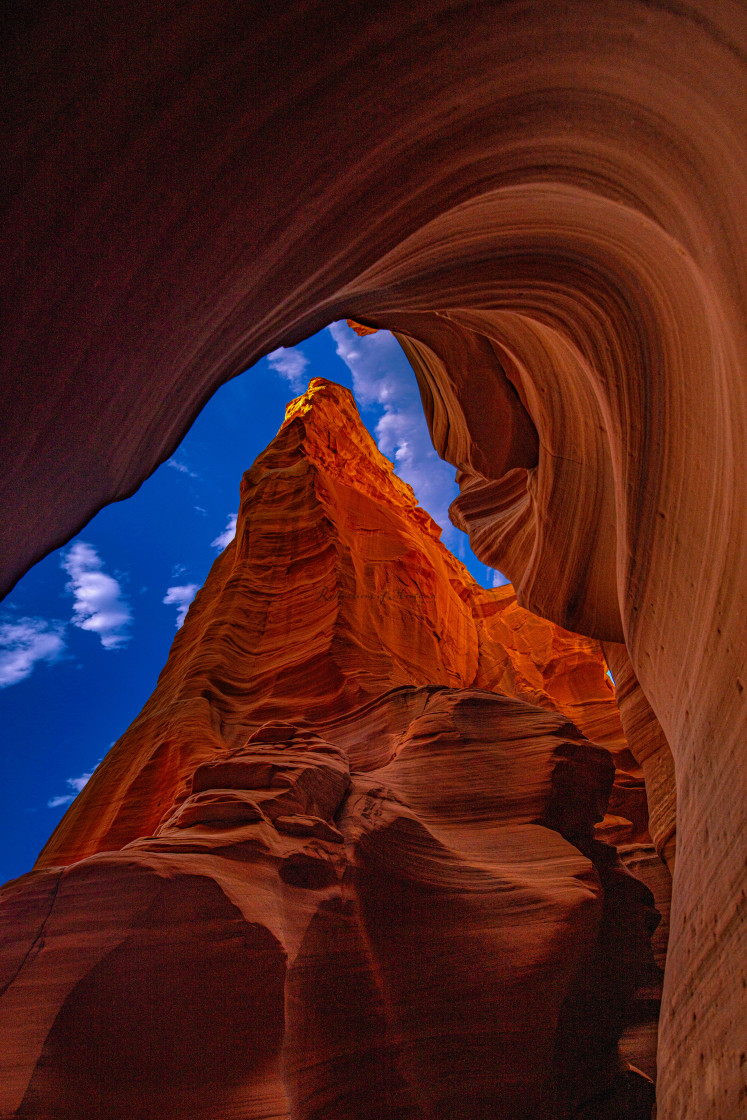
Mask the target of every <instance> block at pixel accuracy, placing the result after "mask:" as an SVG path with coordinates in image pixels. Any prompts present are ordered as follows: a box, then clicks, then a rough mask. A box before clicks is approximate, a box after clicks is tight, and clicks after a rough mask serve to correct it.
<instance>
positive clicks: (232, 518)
mask: <svg viewBox="0 0 747 1120" xmlns="http://www.w3.org/2000/svg"><path fill="white" fill-rule="evenodd" d="M237 517H238V514H236V513H229V515H228V520H227V521H226V527H225V529H224V530H223V532H222V533H220V534H219V535H218V536H217V537H216V538H215V540H214V541H211V542H210V546H211V548H219V549H221V551H222V550H223V549H224V548H225V547H226V546H227V545H229V544H230V543H231V541H232V540H233V538H234V537H235V536H236V518H237Z"/></svg>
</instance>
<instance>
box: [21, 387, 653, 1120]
mask: <svg viewBox="0 0 747 1120" xmlns="http://www.w3.org/2000/svg"><path fill="white" fill-rule="evenodd" d="M439 535H440V534H439V530H438V527H437V526H435V525H434V523H433V522H432V521H431V519H430V518H429V517H428V515H427V514H426V513H424V511H423V510H422V509H420V508H419V507H418V506H417V504H416V502H415V500H414V497H413V494H412V491H411V490H410V488H409V487H407V486H406V485H405V484H404V483H402V482H401V481H400V480H399V479H397V478H396V476H395V475H394V474H393V473H392V467H391V464H390V463H388V461H387V460H386V459H384V458H383V456H382V455H381V454H380V453H379V452H378V450H377V449H376V447H375V445H374V443H373V441H372V440H371V437H370V436H369V435H368V433H367V432H366V431H365V429H364V428H363V426H362V425H361V423H360V421H359V419H358V417H357V413H356V411H355V406H354V404H353V402H352V397H351V396H350V394H349V392H348V391H347V390H345V389H342V388H341V387H339V386H335V385H332V384H331V383H329V382H324V381H319V380H317V381H314V382H312V384H311V386H310V388H309V391H308V392H307V393H306V394H305V395H304V396H303V397H301V398H299V400H297V401H294V402H293V403H292V404H291V405H289V407H288V410H287V415H286V420H285V422H284V424H283V426H282V428H281V430H280V432H279V434H278V436H277V438H276V439H275V440H274V441H273V443H272V444H271V445H270V447H269V448H268V449H267V450H266V451H265V452H264V453H263V454H262V455H261V456H260V457H259V458H258V460H257V461H256V463H255V464H254V466H253V467H252V469H251V470H249V471H248V472H247V473H246V475H245V476H244V481H243V484H242V503H241V511H240V515H239V519H238V524H237V533H236V538H235V541H234V542H232V543H231V544H230V545H229V546H228V548H227V549H226V550H225V551H224V552H223V553H222V555H221V556H220V557H219V558H218V560H217V561H216V562H215V565H214V567H213V569H212V571H211V573H210V576H209V578H208V580H207V582H206V584H205V587H204V588H203V590H202V591H201V592H200V594H199V595H198V597H197V599H196V600H195V602H194V604H193V605H192V606H191V608H190V610H189V613H188V616H187V619H186V622H185V624H184V626H183V628H182V629H181V630H180V631H179V633H178V635H177V637H176V639H175V641H174V646H173V649H172V652H171V655H170V657H169V660H168V662H167V665H166V667H165V669H164V671H163V673H162V674H161V676H160V678H159V683H158V687H157V688H156V691H155V693H154V694H153V697H152V698H151V700H150V701H149V702H148V704H147V705H146V706H145V708H144V710H143V712H142V714H141V715H140V716H139V717H138V719H137V720H136V721H135V723H134V724H133V725H132V727H131V728H130V729H129V730H128V732H127V733H126V734H125V735H124V736H123V738H122V739H121V740H120V741H119V743H117V744H116V746H115V747H114V749H113V750H112V752H111V753H110V755H109V756H108V757H107V759H106V760H105V761H104V763H103V764H102V765H101V766H100V767H99V769H98V770H97V771H96V773H95V775H94V777H93V778H92V779H91V782H90V783H89V785H88V786H87V787H86V789H85V790H84V791H83V792H82V794H81V795H80V796H79V797H78V798H77V799H76V801H75V803H74V804H73V806H72V807H71V809H70V810H69V811H68V813H67V815H66V816H65V818H64V820H63V822H62V823H61V825H60V827H59V828H58V829H57V831H56V832H55V834H54V836H53V837H52V839H51V840H50V842H49V844H48V845H47V847H46V848H45V850H44V852H43V853H42V856H41V857H40V859H39V861H38V864H37V868H36V869H35V870H34V871H33V872H31V873H30V874H29V875H27V876H24V877H23V878H21V879H19V880H16V881H15V882H14V883H11V884H9V885H8V886H7V887H6V888H5V889H4V891H3V892H2V905H0V921H2V923H3V927H4V928H3V939H2V944H3V946H4V949H3V951H2V955H0V984H1V985H2V993H3V994H2V996H1V997H0V1038H2V1040H3V1042H2V1047H1V1050H2V1056H1V1057H0V1064H1V1065H2V1070H3V1073H2V1077H0V1086H2V1087H1V1088H0V1115H2V1116H3V1117H14V1118H15V1117H18V1118H20V1117H29V1118H30V1117H34V1118H38V1120H41V1118H44V1120H63V1118H65V1120H68V1118H70V1117H75V1118H76V1120H78V1118H80V1120H86V1118H90V1120H94V1118H95V1120H115V1118H117V1120H119V1118H125V1117H128V1118H129V1117H134V1118H141V1117H142V1118H143V1120H145V1118H146V1117H147V1118H150V1117H153V1116H158V1117H159V1118H163V1120H170V1118H173V1120H182V1118H183V1117H184V1116H189V1117H190V1118H195V1120H200V1118H204V1120H223V1118H224V1117H226V1118H227V1117H237V1118H238V1117H239V1116H241V1117H242V1118H245V1120H251V1118H257V1120H260V1118H267V1117H270V1116H272V1117H277V1118H281V1117H283V1118H288V1120H290V1117H293V1118H294V1120H311V1118H312V1117H313V1118H315V1120H322V1118H329V1120H333V1118H334V1120H343V1118H345V1120H347V1118H350V1117H355V1118H356V1120H365V1118H366V1117H371V1118H372V1120H373V1118H374V1117H381V1116H387V1117H388V1118H391V1120H398V1118H401V1120H405V1118H407V1120H416V1118H417V1120H421V1118H422V1120H425V1118H430V1120H444V1118H446V1117H450V1116H457V1115H458V1116H459V1117H460V1120H461V1118H463V1120H472V1118H474V1120H478V1118H480V1120H481V1118H483V1117H485V1116H486V1115H490V1116H491V1117H496V1118H504V1120H519V1118H523V1117H530V1116H531V1117H533V1118H537V1120H570V1118H571V1117H576V1116H582V1115H586V1114H587V1113H588V1110H589V1109H592V1110H601V1111H596V1112H593V1114H594V1115H596V1116H602V1115H609V1116H614V1117H622V1116H629V1117H632V1118H634V1120H648V1117H649V1115H650V1111H651V1103H652V1093H653V1086H652V1083H651V1082H650V1081H649V1080H648V1079H647V1078H646V1077H645V1076H644V1075H643V1074H641V1073H638V1072H636V1070H635V1069H633V1070H630V1069H628V1067H627V1064H626V1060H625V1059H627V1061H629V1062H631V1063H632V1064H633V1066H634V1067H637V1068H638V1069H641V1068H642V1069H644V1070H645V1071H646V1072H647V1073H654V1053H655V1014H654V1019H653V1020H651V1016H650V1014H649V1013H648V1012H649V1010H650V1009H649V1006H648V1005H649V1003H650V1002H651V992H652V985H656V983H657V978H658V976H659V975H660V972H659V970H658V969H657V967H656V965H655V964H654V961H653V959H652V957H651V951H650V947H649V937H650V934H651V931H652V929H654V928H655V926H656V924H657V922H658V916H657V915H656V913H655V912H654V910H653V909H652V903H653V898H652V896H651V894H650V893H649V891H648V890H647V888H646V887H645V886H644V885H643V884H642V883H641V882H639V881H638V879H634V878H632V877H631V876H630V875H629V874H628V873H627V872H626V871H625V870H624V866H623V863H621V862H620V859H619V858H618V853H617V852H616V850H615V848H614V847H612V846H610V845H608V844H605V843H602V842H600V840H599V838H598V835H595V824H596V823H597V822H599V821H601V819H602V816H603V814H604V812H605V808H606V805H607V802H608V799H609V797H610V793H611V792H612V790H613V782H614V781H615V779H616V778H617V782H616V787H615V789H616V796H617V797H618V802H619V804H620V805H622V807H623V809H625V810H627V809H628V808H629V807H630V808H632V812H630V817H631V819H629V820H625V821H624V820H622V818H621V817H620V816H619V815H618V816H613V817H609V816H608V817H606V818H605V821H604V822H603V823H602V834H603V835H604V836H605V837H608V836H609V835H611V832H613V831H615V830H617V832H618V833H620V836H619V837H618V839H620V838H622V839H623V840H625V841H626V843H625V844H624V846H623V847H622V848H621V854H622V856H623V860H624V861H626V862H628V863H631V862H633V860H634V858H635V860H637V862H638V865H641V866H642V861H644V862H645V860H646V858H648V859H649V861H650V860H651V859H652V858H653V860H656V857H655V856H654V855H653V849H652V848H651V845H650V843H647V840H648V838H647V834H646V832H645V800H644V808H643V810H641V803H640V798H641V797H642V789H641V783H640V781H639V782H638V783H637V785H636V782H635V778H634V777H633V775H632V774H630V773H627V772H625V771H624V770H622V769H621V768H620V764H621V763H624V762H626V761H628V757H627V748H626V744H625V740H624V737H623V735H622V729H621V727H620V722H619V718H618V716H617V709H616V706H615V703H614V699H613V696H612V689H611V686H610V685H609V683H608V681H607V678H606V676H605V663H604V660H603V658H602V655H601V651H600V649H599V647H598V644H597V643H596V642H594V641H593V640H589V639H585V638H579V637H577V636H575V635H572V634H569V633H567V632H566V631H563V630H561V629H560V628H559V627H557V626H555V625H554V624H552V623H549V622H546V621H544V620H542V619H539V618H536V617H534V616H532V615H530V614H529V613H528V612H527V611H525V610H523V609H522V608H521V607H519V606H518V605H517V603H516V600H515V596H514V595H513V593H512V591H511V589H510V588H500V589H498V590H495V591H487V590H484V589H483V588H481V587H479V586H478V585H477V584H476V583H475V582H474V580H473V579H472V578H471V577H470V576H469V574H468V572H467V571H466V569H465V568H464V567H463V566H462V565H461V564H460V563H459V562H458V561H457V560H456V559H455V558H454V557H453V556H452V555H451V554H450V553H448V552H447V550H446V549H445V548H444V546H443V545H442V544H441V543H440V540H439V539H438V538H439ZM529 701H531V702H529ZM571 720H573V721H574V722H571ZM574 724H575V725H577V726H574ZM578 728H581V730H579V729H578ZM583 732H586V733H587V736H589V737H591V736H592V735H593V736H594V738H596V739H597V741H598V742H599V743H602V744H603V745H601V746H600V745H595V744H593V743H592V742H590V741H589V737H585V736H584V734H583ZM629 761H630V763H631V768H634V767H635V763H634V762H633V761H632V760H629ZM616 764H617V769H616ZM631 787H632V788H633V789H637V793H638V798H636V796H635V795H634V793H633V792H631ZM641 813H642V818H641ZM662 872H663V874H664V875H666V871H665V870H664V869H663V867H662ZM650 875H651V871H650V868H649V867H648V866H645V867H643V878H644V879H646V878H647V877H650ZM664 893H665V895H666V891H665V892H664ZM664 901H666V898H665V899H664ZM659 963H663V961H660V962H659ZM655 998H656V993H654V1001H655ZM621 1036H622V1042H621V1047H620V1049H618V1040H619V1039H620V1038H621ZM604 1109H606V1112H605V1111H604ZM579 1110H580V1111H579ZM584 1110H586V1111H584Z"/></svg>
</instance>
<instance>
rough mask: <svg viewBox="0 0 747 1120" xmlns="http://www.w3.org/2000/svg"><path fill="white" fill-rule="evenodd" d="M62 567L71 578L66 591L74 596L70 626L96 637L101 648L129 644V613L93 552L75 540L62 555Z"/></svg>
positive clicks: (110, 578)
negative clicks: (87, 631)
mask: <svg viewBox="0 0 747 1120" xmlns="http://www.w3.org/2000/svg"><path fill="white" fill-rule="evenodd" d="M62 567H63V568H64V569H65V571H66V572H67V574H68V575H69V576H70V582H69V583H67V584H66V585H65V590H66V591H69V592H70V593H71V594H72V595H73V596H74V597H75V602H74V603H73V618H72V622H73V625H74V626H77V627H79V628H80V629H81V630H91V631H93V633H95V634H98V636H99V638H100V639H101V644H102V646H103V647H104V649H119V648H120V646H122V645H124V643H125V642H127V641H129V634H128V633H127V629H128V627H129V624H130V622H131V621H132V612H131V610H130V608H129V605H128V604H127V603H126V602H125V600H124V599H123V598H122V589H121V588H120V586H119V583H118V582H117V580H116V579H114V577H113V576H109V575H107V574H106V572H104V571H103V570H102V569H103V567H104V563H103V561H102V559H101V557H100V556H99V555H98V553H97V552H96V549H95V548H93V547H92V546H91V545H90V544H86V543H85V541H76V542H75V544H74V545H72V546H71V547H70V548H69V549H68V550H67V552H66V553H64V554H63V559H62Z"/></svg>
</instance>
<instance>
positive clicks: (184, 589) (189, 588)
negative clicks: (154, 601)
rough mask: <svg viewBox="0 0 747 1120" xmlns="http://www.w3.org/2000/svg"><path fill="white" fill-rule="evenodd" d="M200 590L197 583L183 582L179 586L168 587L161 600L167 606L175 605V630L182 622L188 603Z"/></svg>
mask: <svg viewBox="0 0 747 1120" xmlns="http://www.w3.org/2000/svg"><path fill="white" fill-rule="evenodd" d="M199 590H200V585H199V583H185V584H183V585H182V586H181V587H169V588H168V589H167V591H166V595H165V597H164V599H163V600H162V602H164V603H165V604H166V606H167V607H170V606H175V607H176V628H177V630H178V629H179V627H180V626H181V624H182V623H183V622H184V619H185V618H186V615H187V611H188V609H189V604H190V603H191V602H192V600H193V599H194V597H195V595H196V594H197V592H198V591H199Z"/></svg>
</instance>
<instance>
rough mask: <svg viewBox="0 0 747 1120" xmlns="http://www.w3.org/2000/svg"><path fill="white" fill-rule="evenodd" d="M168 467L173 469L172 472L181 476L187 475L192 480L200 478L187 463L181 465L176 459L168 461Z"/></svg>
mask: <svg viewBox="0 0 747 1120" xmlns="http://www.w3.org/2000/svg"><path fill="white" fill-rule="evenodd" d="M166 466H167V467H171V469H172V470H175V471H179V473H180V474H186V475H188V476H189V477H190V478H199V477H200V476H199V475H198V474H196V473H195V471H191V470H190V469H189V467H188V466H187V465H186V464H185V463H180V462H178V461H177V460H176V459H167V460H166Z"/></svg>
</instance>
